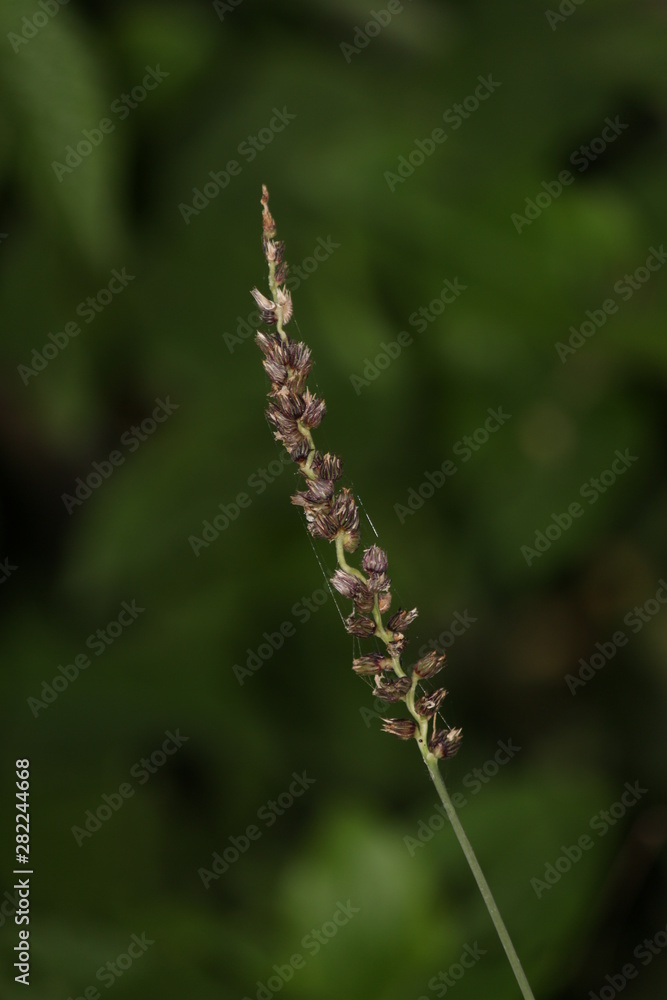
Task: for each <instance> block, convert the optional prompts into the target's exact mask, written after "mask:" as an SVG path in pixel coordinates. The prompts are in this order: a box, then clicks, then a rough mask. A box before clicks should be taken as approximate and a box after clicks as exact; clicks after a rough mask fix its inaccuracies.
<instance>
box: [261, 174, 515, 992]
mask: <svg viewBox="0 0 667 1000" xmlns="http://www.w3.org/2000/svg"><path fill="white" fill-rule="evenodd" d="M261 205H262V227H263V237H262V247H263V250H264V256H265V258H266V261H267V264H268V266H269V291H270V296H271V297H270V298H268V297H267V296H265V295H264V294H263V293H262V292H260V291H259V290H258V289H256V288H254V289H253V290H252V293H251V294H252V296H253V298H254V299H255V302H256V303H257V306H258V309H259V312H260V315H261V318H262V321H263V322H264V323H265V324H266V325H267V326H268V327H270V330H269V332H261V331H260V332H258V333H257V336H256V338H255V342H256V343H257V345H258V347H259V348H260V349H261V351H262V353H263V354H264V362H263V364H264V370H265V371H266V374H267V375H268V376H269V379H270V382H271V388H270V389H269V402H268V406H267V409H266V415H267V418H268V421H269V423H270V424H271V426H272V427H273V433H274V437H275V438H276V440H277V441H280V442H281V444H282V445H283V447H284V448H285V449H286V451H287V453H288V454H289V456H290V458H291V459H292V460H293V461H294V462H295V464H296V465H297V466H298V470H299V473H300V474H301V476H302V477H303V480H304V482H303V487H304V488H303V489H300V490H297V492H296V493H295V494H294V496H293V497H292V503H293V504H295V505H296V506H298V507H301V508H302V509H303V513H304V515H305V520H306V526H307V529H308V531H309V532H310V534H311V535H312V536H313V537H314V538H319V539H324V540H326V541H328V542H331V543H332V544H333V545H334V547H335V552H336V560H337V564H338V568H337V569H336V571H335V573H334V574H333V576H332V577H331V584H332V586H333V587H334V588H335V589H336V590H337V591H338V593H339V594H341V596H342V597H344V598H345V599H346V600H349V601H351V602H352V612H351V614H350V615H349V616H348V618H347V619H346V620H345V628H346V629H347V631H348V632H349V633H350V634H351V635H353V636H356V637H357V638H358V639H359V640H361V641H364V640H372V642H373V644H374V645H375V650H374V651H369V652H368V653H365V654H363V655H360V656H357V657H356V658H354V659H353V661H352V669H353V671H354V672H355V673H356V674H359V675H360V676H362V677H368V678H372V679H373V683H374V685H375V690H374V693H375V695H376V696H377V697H379V698H381V699H382V700H383V701H385V702H387V703H389V704H394V703H400V702H402V703H403V704H404V706H405V709H406V711H407V715H405V716H404V717H396V718H387V719H384V720H383V725H382V729H383V730H384V732H386V733H389V734H391V735H392V736H396V737H398V739H401V740H406V741H410V740H415V741H416V742H417V745H418V747H419V750H420V752H421V754H422V757H423V759H424V762H425V764H426V766H427V768H428V770H429V774H430V776H431V779H432V780H433V783H434V785H435V787H436V790H437V792H438V795H439V796H440V799H441V801H442V803H443V806H444V807H445V810H446V812H447V816H448V818H449V820H450V822H451V824H452V827H453V829H454V832H455V833H456V835H457V837H458V839H459V842H460V844H461V847H462V849H463V851H464V853H465V855H466V858H467V860H468V863H469V864H470V867H471V870H472V872H473V875H474V877H475V879H476V881H477V884H478V887H479V889H480V891H481V893H482V896H483V898H484V901H485V903H486V905H487V908H488V910H489V913H490V915H491V918H492V920H493V922H494V924H495V927H496V930H497V932H498V935H499V937H500V939H501V941H502V944H503V947H504V948H505V951H506V953H507V956H508V958H509V961H510V963H511V965H512V969H513V971H514V974H515V976H516V979H517V982H518V985H519V987H520V989H521V992H522V995H523V996H524V998H525V1000H534V998H533V994H532V992H531V989H530V986H529V985H528V981H527V980H526V977H525V974H524V972H523V969H522V967H521V964H520V962H519V959H518V956H517V955H516V952H515V950H514V946H513V945H512V942H511V940H510V938H509V935H508V933H507V930H506V928H505V925H504V923H503V921H502V918H501V916H500V913H499V912H498V908H497V906H496V904H495V901H494V900H493V896H492V895H491V891H490V889H489V887H488V884H487V882H486V879H485V878H484V875H483V873H482V871H481V868H480V867H479V863H478V862H477V859H476V857H475V854H474V851H473V849H472V846H471V845H470V842H469V841H468V838H467V836H466V834H465V832H464V830H463V828H462V826H461V823H460V821H459V819H458V816H457V814H456V811H455V809H454V806H453V804H452V802H451V799H450V797H449V793H448V792H447V789H446V786H445V783H444V781H443V779H442V776H441V774H440V771H439V768H438V761H439V760H441V759H444V758H448V757H453V756H454V755H455V754H456V753H457V751H458V749H459V747H460V745H461V729H459V728H450V727H448V726H442V725H441V724H440V723H439V722H438V719H439V711H440V707H441V705H442V703H443V702H444V699H445V697H446V695H447V691H446V690H445V688H435V689H434V690H423V686H424V682H426V681H430V680H431V679H432V678H434V677H436V675H437V674H439V673H440V671H441V670H442V669H443V668H444V666H445V656H444V654H438V653H437V652H436V651H435V650H433V651H431V652H428V653H426V655H425V656H422V657H421V658H420V659H418V660H417V662H416V663H414V664H413V665H412V666H405V664H404V662H403V659H404V651H405V648H406V646H407V642H408V640H407V638H406V635H405V632H406V630H407V629H409V627H410V625H411V624H412V623H413V622H414V620H415V619H416V617H417V609H416V608H412V609H410V610H405V609H402V608H399V609H398V610H396V611H394V612H393V613H391V614H390V609H391V603H392V597H391V580H390V579H389V577H388V576H387V571H388V560H387V555H386V553H385V552H384V550H383V549H381V548H380V547H379V546H378V545H371V546H370V547H368V548H366V549H364V550H363V553H362V557H361V560H360V567H358V566H355V565H352V564H351V563H350V562H348V556H350V555H352V554H353V553H355V552H356V551H357V549H358V548H359V545H360V542H361V535H360V516H359V509H358V506H357V503H356V500H355V498H354V496H353V495H352V493H351V492H350V490H349V489H347V488H346V487H344V486H340V485H338V481H339V480H340V478H341V475H342V471H343V465H342V461H341V459H340V458H339V457H338V456H337V455H332V454H330V453H328V452H327V453H325V454H322V453H321V452H320V451H318V450H317V447H316V445H315V441H314V439H313V431H314V430H315V429H316V428H318V427H319V425H320V423H321V421H322V418H323V417H324V415H325V413H326V405H325V402H324V400H323V399H319V398H318V397H317V396H316V395H314V394H313V393H312V392H311V390H310V388H309V387H308V385H307V381H308V376H309V374H310V371H311V368H312V358H311V352H310V348H309V347H307V345H306V344H304V343H302V342H300V341H295V340H292V339H291V338H290V337H289V336H288V334H287V333H286V332H285V326H286V325H287V324H288V323H289V321H290V319H291V317H292V313H293V306H292V298H291V295H290V293H289V291H288V289H287V288H286V287H285V280H286V277H287V263H286V261H285V246H284V243H283V242H282V241H281V240H278V239H276V224H275V221H274V219H273V216H272V215H271V212H270V210H269V193H268V191H267V189H266V187H265V186H264V187H263V188H262V199H261ZM387 616H389V617H387ZM381 646H383V647H384V649H383V650H381V651H379V652H378V648H380V647H381Z"/></svg>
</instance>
